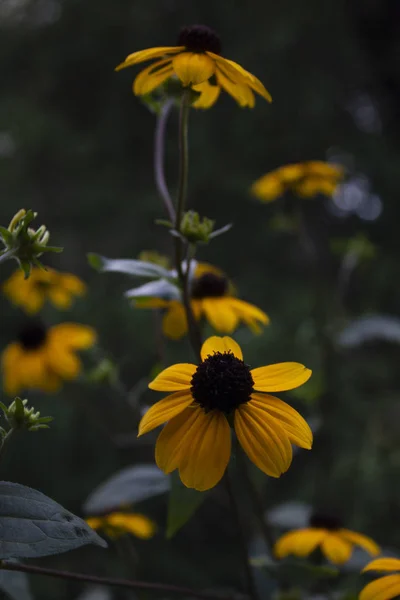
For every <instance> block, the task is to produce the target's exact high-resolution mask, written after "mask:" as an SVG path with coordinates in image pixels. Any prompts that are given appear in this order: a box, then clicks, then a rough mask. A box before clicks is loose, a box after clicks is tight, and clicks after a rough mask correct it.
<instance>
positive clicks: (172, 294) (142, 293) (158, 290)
mask: <svg viewBox="0 0 400 600" xmlns="http://www.w3.org/2000/svg"><path fill="white" fill-rule="evenodd" d="M124 295H125V296H126V297H127V298H146V297H147V298H154V297H156V298H163V299H165V300H179V299H180V297H181V292H180V290H179V288H178V287H177V286H176V285H174V284H173V283H171V282H170V281H167V280H166V279H157V280H156V281H150V282H149V283H145V284H144V285H140V286H138V287H136V288H132V289H131V290H128V291H127V292H125V294H124Z"/></svg>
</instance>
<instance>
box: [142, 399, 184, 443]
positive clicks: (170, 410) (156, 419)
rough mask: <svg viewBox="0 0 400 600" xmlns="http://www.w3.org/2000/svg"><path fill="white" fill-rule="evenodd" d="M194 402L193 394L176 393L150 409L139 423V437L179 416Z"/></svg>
mask: <svg viewBox="0 0 400 600" xmlns="http://www.w3.org/2000/svg"><path fill="white" fill-rule="evenodd" d="M192 402H193V397H192V395H191V393H190V392H189V391H188V390H187V391H183V392H175V393H174V394H170V395H169V396H167V397H166V398H163V399H162V400H160V401H159V402H156V404H154V405H153V406H151V407H150V408H149V410H148V411H147V413H146V414H145V415H144V417H143V418H142V420H141V421H140V423H139V433H138V437H139V436H141V435H143V434H145V433H148V432H149V431H151V430H152V429H155V428H156V427H158V426H159V425H162V424H163V423H166V422H167V421H169V420H170V419H173V417H176V415H179V413H181V412H182V411H183V410H185V408H187V407H188V406H189V405H190V404H192Z"/></svg>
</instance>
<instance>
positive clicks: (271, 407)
mask: <svg viewBox="0 0 400 600" xmlns="http://www.w3.org/2000/svg"><path fill="white" fill-rule="evenodd" d="M251 403H252V405H254V406H257V407H258V408H259V409H261V410H265V411H266V412H267V413H268V414H269V415H271V416H272V417H274V418H275V419H277V420H278V421H279V424H280V425H281V427H283V429H284V430H285V431H286V433H287V436H288V438H289V440H290V441H291V442H292V444H296V446H299V447H300V448H305V449H306V450H310V448H311V446H312V442H313V434H312V431H311V429H310V427H309V425H308V423H307V422H306V421H305V420H304V419H303V417H302V416H301V415H300V414H299V413H298V412H297V410H295V409H294V408H292V407H291V406H289V404H286V402H283V401H282V400H279V398H275V396H270V395H268V394H257V393H253V394H252V395H251Z"/></svg>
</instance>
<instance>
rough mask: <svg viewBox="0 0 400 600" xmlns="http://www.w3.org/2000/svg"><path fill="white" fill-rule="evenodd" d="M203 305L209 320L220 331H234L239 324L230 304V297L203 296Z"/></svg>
mask: <svg viewBox="0 0 400 600" xmlns="http://www.w3.org/2000/svg"><path fill="white" fill-rule="evenodd" d="M201 303H202V307H203V311H204V314H205V316H206V318H207V321H208V322H209V323H210V325H211V326H212V327H213V328H214V329H215V330H216V331H218V332H219V333H232V332H233V331H234V330H235V329H236V327H237V324H238V320H239V319H238V317H237V315H236V313H235V311H234V310H232V308H231V306H230V304H229V297H228V296H226V297H222V298H203V299H202V301H201Z"/></svg>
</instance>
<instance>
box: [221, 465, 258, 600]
mask: <svg viewBox="0 0 400 600" xmlns="http://www.w3.org/2000/svg"><path fill="white" fill-rule="evenodd" d="M225 485H226V490H227V492H228V496H229V503H230V505H231V510H232V516H233V520H234V522H235V527H236V532H237V538H238V543H239V548H240V551H241V556H242V563H243V567H244V571H245V574H246V587H247V593H248V595H249V596H250V598H251V600H257V599H258V595H257V590H256V586H255V582H254V577H253V571H252V568H251V565H250V561H249V554H248V550H247V541H246V535H245V533H244V528H243V524H242V520H241V518H240V511H239V505H238V503H237V500H236V496H235V492H234V489H233V486H232V481H231V476H230V473H229V471H228V470H227V471H226V476H225Z"/></svg>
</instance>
